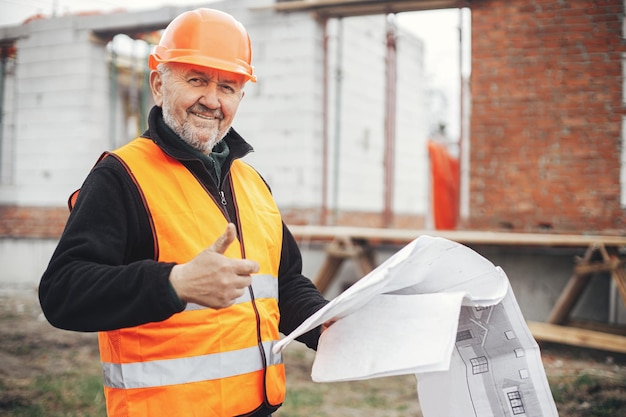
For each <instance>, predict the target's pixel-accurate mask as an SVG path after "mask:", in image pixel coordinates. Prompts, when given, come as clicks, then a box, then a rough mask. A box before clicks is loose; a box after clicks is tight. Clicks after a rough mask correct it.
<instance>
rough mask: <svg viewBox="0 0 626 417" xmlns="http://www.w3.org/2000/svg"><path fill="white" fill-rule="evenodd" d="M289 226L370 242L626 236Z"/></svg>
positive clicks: (615, 242)
mask: <svg viewBox="0 0 626 417" xmlns="http://www.w3.org/2000/svg"><path fill="white" fill-rule="evenodd" d="M289 230H290V231H291V233H292V234H293V235H294V236H295V237H296V238H306V239H321V240H333V239H335V238H340V237H344V238H354V239H366V240H368V241H369V242H370V244H371V243H375V242H376V241H378V242H389V243H396V244H407V243H409V242H411V241H412V240H414V239H416V238H418V237H419V236H422V235H428V236H435V237H437V236H438V237H443V238H446V239H449V240H452V241H455V242H458V243H462V244H473V245H511V246H567V247H582V248H586V247H588V246H590V245H604V246H606V247H619V246H626V236H618V235H583V234H581V235H574V234H557V233H554V234H552V233H515V232H490V231H475V230H473V231H472V230H420V229H391V228H368V227H346V226H314V225H307V226H297V225H290V226H289Z"/></svg>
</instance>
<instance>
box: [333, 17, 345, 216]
mask: <svg viewBox="0 0 626 417" xmlns="http://www.w3.org/2000/svg"><path fill="white" fill-rule="evenodd" d="M337 23H338V26H337V62H336V63H335V68H336V72H335V79H336V82H337V85H336V86H335V155H334V160H333V162H334V164H333V174H334V175H333V224H337V221H338V218H339V175H340V173H339V159H340V158H339V157H340V148H341V140H340V139H341V87H342V78H343V73H342V68H341V65H342V62H341V61H342V56H343V45H342V44H343V19H342V18H339V19H338V22H337Z"/></svg>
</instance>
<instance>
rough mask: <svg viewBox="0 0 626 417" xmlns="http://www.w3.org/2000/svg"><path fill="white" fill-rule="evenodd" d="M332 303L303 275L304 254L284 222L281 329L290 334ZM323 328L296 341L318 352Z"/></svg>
mask: <svg viewBox="0 0 626 417" xmlns="http://www.w3.org/2000/svg"><path fill="white" fill-rule="evenodd" d="M327 303H328V300H326V299H325V298H324V297H323V296H322V294H321V293H320V292H319V291H318V290H317V288H316V287H315V285H314V284H313V282H311V280H310V279H309V278H307V277H305V276H304V275H302V255H301V253H300V248H299V247H298V244H297V242H296V240H295V239H294V237H293V235H292V234H291V232H290V231H289V229H288V228H287V226H286V225H285V224H284V223H283V247H282V253H281V260H280V267H279V271H278V306H279V309H280V326H279V330H280V331H281V333H283V334H289V333H291V332H292V331H293V330H295V329H296V327H298V326H299V325H300V324H302V322H304V321H305V320H306V319H307V318H309V317H310V316H311V315H312V314H314V313H315V312H316V311H317V310H319V309H320V308H322V307H324V306H325V305H326V304H327ZM320 332H321V330H320V328H319V327H318V328H316V329H313V330H311V331H309V332H307V333H305V334H303V335H301V336H299V337H298V338H297V339H296V340H298V341H300V342H302V343H304V344H306V345H307V346H308V347H310V348H311V349H317V342H318V339H319V336H320Z"/></svg>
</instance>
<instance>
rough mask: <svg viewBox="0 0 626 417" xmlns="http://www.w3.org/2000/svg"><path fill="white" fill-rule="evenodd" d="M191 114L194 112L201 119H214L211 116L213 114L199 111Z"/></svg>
mask: <svg viewBox="0 0 626 417" xmlns="http://www.w3.org/2000/svg"><path fill="white" fill-rule="evenodd" d="M193 114H195V115H196V116H198V117H200V118H202V119H207V120H214V119H215V117H213V116H207V115H204V114H200V113H193Z"/></svg>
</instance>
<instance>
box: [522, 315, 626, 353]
mask: <svg viewBox="0 0 626 417" xmlns="http://www.w3.org/2000/svg"><path fill="white" fill-rule="evenodd" d="M528 328H529V329H530V332H531V333H532V334H533V336H534V337H535V339H536V340H539V341H544V342H555V343H561V344H566V345H572V346H581V347H586V348H591V349H600V350H606V351H610V352H619V353H626V336H620V335H616V334H610V333H604V332H597V331H594V330H586V329H577V328H574V327H566V326H559V325H556V324H549V323H541V322H533V321H529V322H528Z"/></svg>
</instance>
